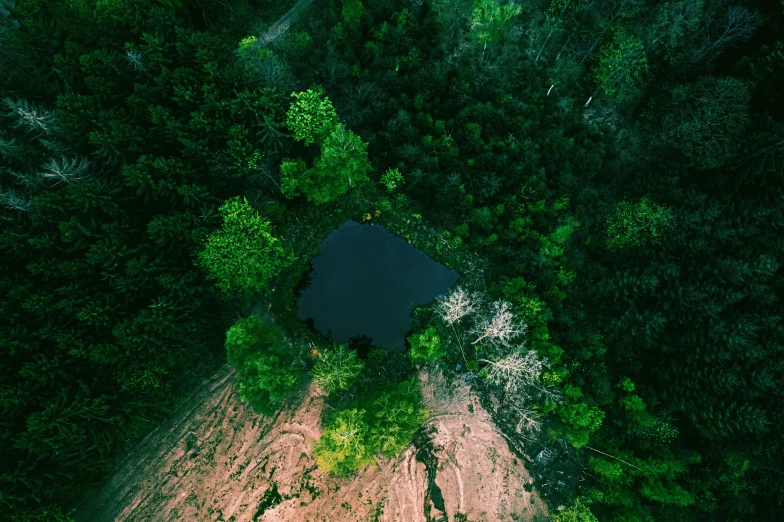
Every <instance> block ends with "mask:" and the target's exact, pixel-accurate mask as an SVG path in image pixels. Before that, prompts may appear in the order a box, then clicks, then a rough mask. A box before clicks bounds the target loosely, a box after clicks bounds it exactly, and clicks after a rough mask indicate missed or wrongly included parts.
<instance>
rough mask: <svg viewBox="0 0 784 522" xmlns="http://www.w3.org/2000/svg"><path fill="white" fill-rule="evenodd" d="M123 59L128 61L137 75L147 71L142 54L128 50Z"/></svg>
mask: <svg viewBox="0 0 784 522" xmlns="http://www.w3.org/2000/svg"><path fill="white" fill-rule="evenodd" d="M125 57H126V58H127V59H128V64H130V66H131V67H133V70H134V71H136V72H137V73H143V72H145V71H146V70H147V69H146V67H145V66H144V55H143V54H142V53H140V52H138V51H132V50H128V51H126V52H125Z"/></svg>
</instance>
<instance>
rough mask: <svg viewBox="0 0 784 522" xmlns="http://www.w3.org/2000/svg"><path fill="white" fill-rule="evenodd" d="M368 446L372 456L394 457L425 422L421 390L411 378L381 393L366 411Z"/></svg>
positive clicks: (417, 383)
mask: <svg viewBox="0 0 784 522" xmlns="http://www.w3.org/2000/svg"><path fill="white" fill-rule="evenodd" d="M368 417H369V420H368V424H369V427H370V429H369V433H368V439H369V446H370V448H372V450H373V452H374V453H381V454H382V455H385V456H387V457H394V456H395V455H397V453H398V452H399V451H400V450H401V449H403V448H404V447H405V446H406V445H407V444H408V443H409V442H411V437H412V436H413V435H414V433H415V432H416V431H417V430H418V429H419V428H420V427H421V426H422V423H423V422H425V420H427V417H428V411H427V410H426V409H424V407H423V406H422V391H421V389H420V386H419V382H418V381H417V380H416V379H414V380H410V381H403V382H401V383H399V384H398V385H397V386H396V387H394V388H393V389H391V390H389V391H386V392H383V393H381V394H380V395H379V396H378V397H377V398H376V399H375V400H373V402H372V404H371V405H370V406H369V408H368Z"/></svg>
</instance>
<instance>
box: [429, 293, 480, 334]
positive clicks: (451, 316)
mask: <svg viewBox="0 0 784 522" xmlns="http://www.w3.org/2000/svg"><path fill="white" fill-rule="evenodd" d="M480 299H481V297H480V296H479V295H478V294H472V293H470V292H466V291H465V290H464V289H463V288H462V287H459V286H458V287H455V289H454V290H452V292H451V293H449V294H448V295H443V296H441V297H439V298H438V299H437V303H438V304H437V305H436V312H437V313H438V315H439V316H440V317H441V319H442V320H443V321H444V322H445V323H446V324H448V325H450V326H451V325H452V324H454V323H456V322H458V321H460V319H462V318H463V317H465V316H467V315H470V314H472V313H474V312H476V311H477V309H478V304H479V301H480Z"/></svg>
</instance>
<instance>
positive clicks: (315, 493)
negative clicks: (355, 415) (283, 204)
mask: <svg viewBox="0 0 784 522" xmlns="http://www.w3.org/2000/svg"><path fill="white" fill-rule="evenodd" d="M421 379H422V384H423V393H424V397H425V401H426V403H427V404H428V407H429V409H430V411H431V416H430V419H429V420H428V423H429V424H430V425H432V427H433V428H435V433H434V434H433V435H432V437H433V441H434V444H435V446H436V447H437V450H436V452H435V456H436V457H437V459H438V467H437V470H438V471H437V473H436V478H435V483H436V485H438V486H439V487H440V489H441V493H442V495H443V498H444V505H445V508H446V516H447V519H448V520H449V521H450V522H451V521H453V520H454V519H455V518H454V517H455V514H457V513H462V514H464V515H466V516H467V518H468V520H470V521H512V520H532V519H533V517H534V516H535V515H539V516H542V515H545V516H546V512H545V511H544V510H545V509H546V508H545V506H544V504H543V503H542V502H541V501H540V500H539V499H538V497H537V496H536V493H528V492H526V491H525V489H524V485H526V484H527V483H529V482H530V480H531V479H530V477H529V475H528V473H527V472H526V470H525V468H524V467H523V466H522V464H520V463H519V461H518V460H517V459H516V458H515V457H514V455H513V454H512V452H511V451H510V450H509V448H508V446H507V444H506V441H505V440H504V438H503V437H502V436H501V435H500V434H499V433H498V431H497V430H496V428H495V426H494V424H493V422H492V420H491V418H490V416H489V414H488V413H487V412H486V411H485V410H484V409H483V408H482V407H481V406H480V404H479V401H478V400H477V398H476V397H475V396H473V394H472V393H471V391H470V389H469V387H468V386H466V385H465V384H464V383H455V384H454V385H451V386H450V385H448V384H447V383H446V382H445V381H444V380H443V378H441V377H437V376H435V375H433V374H426V373H423V374H422V375H421ZM233 381H234V373H233V371H232V370H231V369H230V368H228V367H226V368H224V369H222V370H221V371H220V372H219V373H218V374H217V375H215V376H214V377H213V378H212V379H211V380H210V381H209V382H207V383H205V384H204V385H202V387H201V388H200V389H199V390H198V391H197V392H196V393H194V395H193V397H192V399H191V400H190V401H189V402H188V404H187V405H186V406H184V407H183V408H181V409H180V411H179V412H177V413H176V414H175V416H174V417H173V419H172V422H171V423H170V426H168V427H167V426H163V427H161V428H159V429H157V430H156V431H154V432H153V433H151V434H150V435H149V436H148V437H147V438H146V439H145V440H144V441H143V442H142V443H141V444H140V445H139V446H138V447H137V448H136V449H135V450H133V451H132V452H131V453H130V454H128V455H127V456H126V457H125V458H124V459H123V461H122V462H121V463H120V464H119V465H118V468H117V470H116V472H115V473H114V475H113V476H112V477H110V479H109V480H108V481H107V483H106V484H105V485H104V486H103V487H102V488H101V489H100V490H99V491H98V492H97V493H96V494H95V495H93V497H91V498H90V499H89V500H87V501H86V502H85V503H84V504H83V505H82V506H81V507H80V509H79V511H78V513H77V520H80V521H81V520H95V521H115V520H116V521H155V522H159V521H161V522H164V521H181V520H189V521H190V520H193V521H220V520H222V521H227V522H228V521H235V522H245V521H253V520H260V521H275V522H278V521H296V522H308V521H312V522H316V521H330V522H332V521H334V522H350V521H370V520H375V517H376V516H377V515H378V519H377V520H379V521H395V522H397V521H405V522H413V521H424V520H428V519H430V520H439V519H441V517H442V516H443V515H444V514H443V513H439V512H437V510H436V509H435V508H434V507H433V506H432V503H428V505H426V496H427V489H428V473H427V470H426V468H425V466H424V464H422V463H421V462H419V461H417V459H416V452H417V449H416V448H414V447H413V446H409V447H408V448H406V449H405V450H404V451H403V452H402V453H401V454H400V455H399V456H398V457H397V458H395V459H391V460H390V459H383V460H381V461H379V462H378V464H377V465H375V466H368V467H367V468H365V469H363V470H361V471H360V472H359V473H357V474H356V475H355V476H353V477H350V478H347V479H337V478H334V477H331V476H329V475H327V474H324V473H322V472H320V471H319V470H318V469H316V468H315V463H314V461H313V459H312V457H311V454H310V448H311V443H312V442H313V441H314V440H315V439H317V438H318V437H319V436H320V432H321V412H322V409H323V407H324V397H323V395H322V393H321V392H320V391H319V390H318V388H316V387H315V386H311V388H310V389H309V390H308V391H307V393H306V394H305V395H304V397H303V398H302V399H301V400H300V401H299V402H298V403H297V404H294V405H293V406H292V407H290V408H288V409H287V410H286V411H282V412H280V413H279V414H278V415H277V416H276V417H264V416H260V415H257V414H256V413H254V412H253V410H252V409H251V408H250V407H249V406H248V405H247V404H244V403H242V402H240V401H239V399H238V398H237V395H236V393H235V391H234V387H233ZM438 447H440V448H441V449H440V450H439V449H438ZM273 483H274V484H276V485H277V490H278V492H279V494H280V495H281V496H282V500H281V501H280V503H278V504H277V505H275V506H273V507H270V508H269V509H267V510H266V511H264V512H263V513H259V506H260V504H261V503H262V499H263V498H264V496H265V493H267V492H268V491H270V489H271V488H272V485H273ZM529 489H530V488H529ZM268 497H269V494H268ZM513 516H514V518H513Z"/></svg>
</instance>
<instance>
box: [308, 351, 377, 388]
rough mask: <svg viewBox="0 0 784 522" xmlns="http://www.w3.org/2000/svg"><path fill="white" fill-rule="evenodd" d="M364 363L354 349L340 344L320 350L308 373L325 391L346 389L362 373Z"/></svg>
mask: <svg viewBox="0 0 784 522" xmlns="http://www.w3.org/2000/svg"><path fill="white" fill-rule="evenodd" d="M364 367H365V364H364V363H363V362H362V361H361V360H360V359H359V356H358V355H357V352H356V351H355V350H351V349H349V348H348V347H347V346H346V345H344V344H341V345H338V346H335V347H333V348H326V349H324V350H320V351H319V352H318V353H317V354H316V364H314V365H313V369H312V370H311V372H310V374H311V375H312V376H313V382H314V383H316V384H317V385H318V386H319V387H320V388H321V389H322V390H324V391H325V392H327V393H332V392H335V391H339V390H346V389H348V387H349V386H351V385H352V384H353V383H354V382H355V381H356V380H357V378H358V377H359V375H360V374H361V373H362V369H363V368H364Z"/></svg>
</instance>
